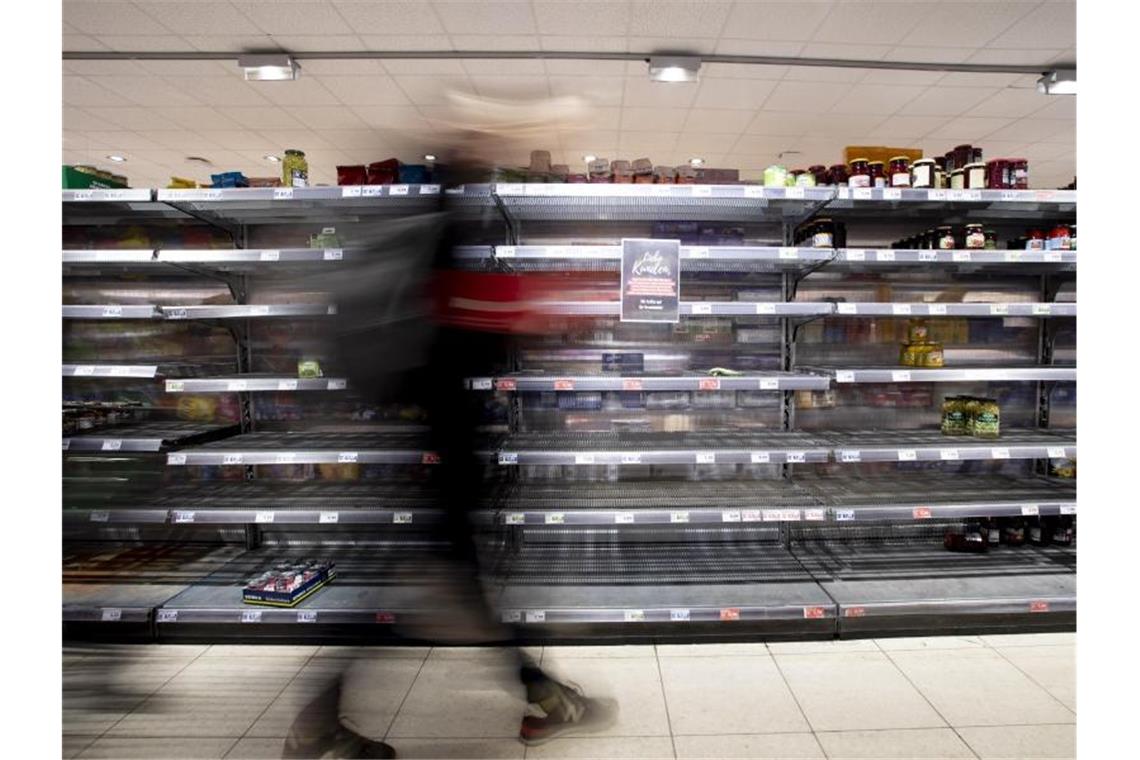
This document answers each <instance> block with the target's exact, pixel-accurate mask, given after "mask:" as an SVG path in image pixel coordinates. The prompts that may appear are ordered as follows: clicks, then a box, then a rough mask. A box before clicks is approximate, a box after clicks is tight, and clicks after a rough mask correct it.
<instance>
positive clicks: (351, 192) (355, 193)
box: [340, 185, 364, 198]
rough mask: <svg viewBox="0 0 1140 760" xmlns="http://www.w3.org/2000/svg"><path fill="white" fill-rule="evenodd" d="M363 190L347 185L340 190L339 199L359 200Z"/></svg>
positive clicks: (357, 186)
mask: <svg viewBox="0 0 1140 760" xmlns="http://www.w3.org/2000/svg"><path fill="white" fill-rule="evenodd" d="M363 189H364V188H362V187H361V186H360V185H348V186H346V187H342V188H341V189H340V197H341V198H359V197H360V193H361V191H362V190H363Z"/></svg>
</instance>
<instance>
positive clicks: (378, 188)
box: [360, 185, 384, 198]
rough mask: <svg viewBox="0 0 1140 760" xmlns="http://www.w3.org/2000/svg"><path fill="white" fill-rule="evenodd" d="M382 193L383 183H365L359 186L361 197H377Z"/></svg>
mask: <svg viewBox="0 0 1140 760" xmlns="http://www.w3.org/2000/svg"><path fill="white" fill-rule="evenodd" d="M383 194H384V186H383V185H365V186H364V187H362V188H360V195H361V197H362V198H379V197H380V196H381V195H383Z"/></svg>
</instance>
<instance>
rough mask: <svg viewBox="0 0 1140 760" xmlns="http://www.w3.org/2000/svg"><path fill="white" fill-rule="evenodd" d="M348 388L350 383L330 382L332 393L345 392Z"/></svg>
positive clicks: (345, 381)
mask: <svg viewBox="0 0 1140 760" xmlns="http://www.w3.org/2000/svg"><path fill="white" fill-rule="evenodd" d="M347 387H348V381H347V380H343V379H334V380H329V384H328V389H329V390H330V391H343V390H344V389H345V388H347Z"/></svg>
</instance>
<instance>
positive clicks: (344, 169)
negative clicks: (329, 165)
mask: <svg viewBox="0 0 1140 760" xmlns="http://www.w3.org/2000/svg"><path fill="white" fill-rule="evenodd" d="M336 183H337V184H338V185H366V184H368V168H367V167H366V166H364V165H363V164H358V165H356V166H338V167H337V168H336Z"/></svg>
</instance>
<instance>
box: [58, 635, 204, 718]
mask: <svg viewBox="0 0 1140 760" xmlns="http://www.w3.org/2000/svg"><path fill="white" fill-rule="evenodd" d="M191 662H193V660H192V659H191V658H183V657H146V658H145V659H144V658H134V657H126V656H110V655H104V654H100V655H91V656H88V657H85V658H84V659H83V660H82V661H81V662H78V663H75V664H74V665H72V666H71V667H69V668H66V669H65V670H64V671H63V690H62V718H63V733H64V734H77V735H96V736H97V735H99V734H102V733H103V732H104V731H106V730H107V729H109V728H111V727H112V726H113V725H114V724H115V723H116V722H118V721H119V720H121V719H122V718H124V717H126V716H127V714H129V713H130V712H131V711H132V710H134V709H135V708H137V707H138V706H139V705H141V704H143V703H144V702H145V701H146V699H147V698H148V697H149V696H150V695H151V694H153V693H155V692H156V691H158V690H159V689H160V688H162V686H163V684H165V683H166V682H167V681H169V680H170V679H171V678H173V677H174V676H175V675H176V674H178V673H179V672H180V671H183V670H184V669H185V668H187V667H188V666H189V665H190V663H191Z"/></svg>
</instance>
